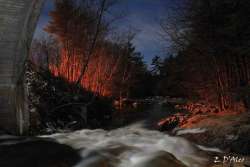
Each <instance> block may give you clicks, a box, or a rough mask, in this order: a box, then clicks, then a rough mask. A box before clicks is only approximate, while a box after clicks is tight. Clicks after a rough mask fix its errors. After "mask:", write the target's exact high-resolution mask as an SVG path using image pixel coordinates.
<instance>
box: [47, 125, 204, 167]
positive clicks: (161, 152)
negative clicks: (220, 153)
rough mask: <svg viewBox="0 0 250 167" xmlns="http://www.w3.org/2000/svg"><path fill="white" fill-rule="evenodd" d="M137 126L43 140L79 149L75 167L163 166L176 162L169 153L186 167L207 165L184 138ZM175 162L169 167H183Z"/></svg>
mask: <svg viewBox="0 0 250 167" xmlns="http://www.w3.org/2000/svg"><path fill="white" fill-rule="evenodd" d="M140 125H141V124H139V123H138V124H134V125H132V126H128V127H124V128H120V129H116V130H112V131H105V130H100V129H98V130H80V131H76V132H72V133H57V134H53V135H50V136H46V137H51V138H54V139H56V140H57V141H58V142H60V143H63V144H67V145H70V146H72V147H73V148H75V149H78V150H80V151H81V156H82V162H80V163H79V164H78V165H77V166H76V167H89V166H91V167H92V166H96V167H97V166H98V164H99V163H104V164H105V163H108V164H109V166H114V167H147V166H150V167H163V166H164V167H166V164H171V163H172V162H171V161H175V158H173V157H172V156H171V154H172V155H174V156H175V157H176V158H177V159H178V160H179V161H181V162H182V163H183V164H185V165H186V166H189V167H202V166H204V164H205V163H206V162H207V160H208V159H207V157H206V154H205V153H204V152H203V151H202V150H201V149H199V147H197V146H196V145H194V144H192V143H190V142H188V141H187V140H185V139H184V138H181V137H173V136H169V135H167V134H164V133H162V132H159V131H153V130H147V129H144V128H142V127H141V126H140ZM169 153H171V154H169ZM176 161H177V160H176ZM177 162H178V161H177ZM177 162H175V163H173V164H174V165H172V166H171V165H169V167H175V166H184V165H181V164H178V163H177ZM103 166H105V165H103ZM107 166H108V165H107Z"/></svg>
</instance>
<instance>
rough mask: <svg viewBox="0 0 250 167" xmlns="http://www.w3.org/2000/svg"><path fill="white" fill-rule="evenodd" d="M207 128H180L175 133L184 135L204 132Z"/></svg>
mask: <svg viewBox="0 0 250 167" xmlns="http://www.w3.org/2000/svg"><path fill="white" fill-rule="evenodd" d="M206 131H207V130H206V129H204V128H194V129H181V130H177V133H176V135H178V136H179V135H184V134H198V133H204V132H206Z"/></svg>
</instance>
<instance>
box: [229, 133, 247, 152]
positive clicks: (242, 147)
mask: <svg viewBox="0 0 250 167" xmlns="http://www.w3.org/2000/svg"><path fill="white" fill-rule="evenodd" d="M231 151H232V152H234V153H237V154H241V155H250V139H249V138H245V137H241V136H240V137H239V138H238V139H237V140H236V141H234V142H233V143H232V146H231Z"/></svg>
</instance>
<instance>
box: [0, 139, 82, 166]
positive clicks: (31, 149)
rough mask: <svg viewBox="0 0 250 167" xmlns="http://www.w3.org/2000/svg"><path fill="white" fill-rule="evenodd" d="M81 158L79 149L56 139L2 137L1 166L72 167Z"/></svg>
mask: <svg viewBox="0 0 250 167" xmlns="http://www.w3.org/2000/svg"><path fill="white" fill-rule="evenodd" d="M79 160H80V156H79V154H78V153H77V151H75V150H74V149H72V148H71V147H69V146H66V145H63V144H58V143H56V142H54V141H49V140H41V139H34V140H33V139H32V141H31V140H30V139H27V138H17V137H11V136H1V137H0V166H1V167H17V166H18V167H72V166H74V165H75V164H76V163H77V162H78V161H79Z"/></svg>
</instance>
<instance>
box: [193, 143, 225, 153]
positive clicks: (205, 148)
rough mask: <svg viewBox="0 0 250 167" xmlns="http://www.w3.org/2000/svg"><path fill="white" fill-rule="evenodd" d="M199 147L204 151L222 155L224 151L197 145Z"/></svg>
mask: <svg viewBox="0 0 250 167" xmlns="http://www.w3.org/2000/svg"><path fill="white" fill-rule="evenodd" d="M197 147H198V148H199V149H201V150H203V151H209V152H218V153H222V151H221V150H220V149H218V148H209V147H205V146H201V145H197Z"/></svg>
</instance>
